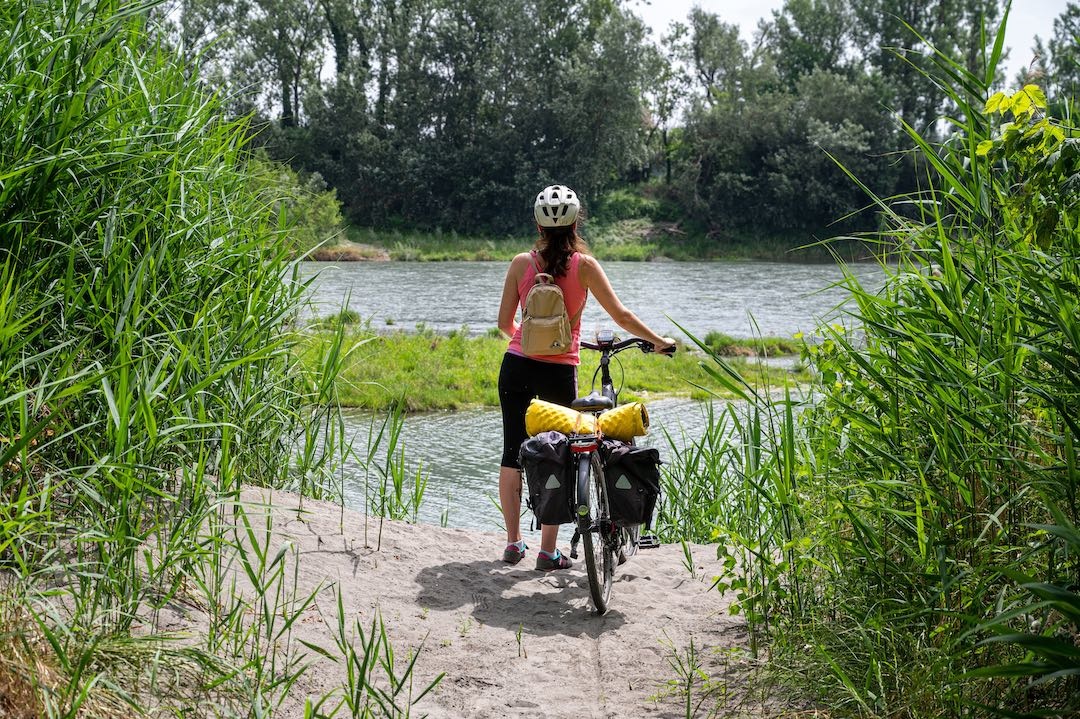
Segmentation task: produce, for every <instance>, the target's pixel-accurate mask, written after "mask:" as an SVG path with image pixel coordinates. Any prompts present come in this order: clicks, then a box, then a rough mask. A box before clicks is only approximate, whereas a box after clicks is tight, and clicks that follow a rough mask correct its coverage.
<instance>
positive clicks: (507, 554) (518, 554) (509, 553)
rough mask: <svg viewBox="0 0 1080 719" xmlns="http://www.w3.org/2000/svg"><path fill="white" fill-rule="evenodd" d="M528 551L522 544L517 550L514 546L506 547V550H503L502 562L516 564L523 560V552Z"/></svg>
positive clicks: (516, 546)
mask: <svg viewBox="0 0 1080 719" xmlns="http://www.w3.org/2000/svg"><path fill="white" fill-rule="evenodd" d="M526 549H528V547H526V546H525V545H524V544H523V545H521V547H520V548H519V547H518V545H516V544H508V545H506V549H504V550H503V561H504V562H506V563H507V564H517V563H518V562H520V561H521V560H522V559H524V558H525V550H526Z"/></svg>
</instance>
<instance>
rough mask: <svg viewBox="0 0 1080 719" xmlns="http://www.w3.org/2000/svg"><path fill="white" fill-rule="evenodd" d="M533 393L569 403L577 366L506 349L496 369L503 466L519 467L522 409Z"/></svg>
mask: <svg viewBox="0 0 1080 719" xmlns="http://www.w3.org/2000/svg"><path fill="white" fill-rule="evenodd" d="M533 397H539V398H540V399H542V400H545V401H547V402H553V403H555V404H561V405H563V406H564V407H569V406H570V403H571V402H573V401H574V398H575V397H577V366H575V365H569V364H557V363H555V362H541V361H540V360H535V359H530V358H529V357H522V356H520V355H515V354H510V353H509V352H507V353H506V354H505V355H503V361H502V368H501V369H500V370H499V405H500V406H501V407H502V425H503V452H502V462H501V465H502V466H503V467H512V468H513V469H521V465H520V464H518V450H520V449H521V443H522V442H524V441H525V437H526V435H525V410H526V409H528V408H529V402H530V401H531V400H532V398H533Z"/></svg>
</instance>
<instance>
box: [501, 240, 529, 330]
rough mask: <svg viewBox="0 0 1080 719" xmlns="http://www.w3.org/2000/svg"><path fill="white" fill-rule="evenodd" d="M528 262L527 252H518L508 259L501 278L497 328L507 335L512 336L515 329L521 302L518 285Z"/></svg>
mask: <svg viewBox="0 0 1080 719" xmlns="http://www.w3.org/2000/svg"><path fill="white" fill-rule="evenodd" d="M527 264H529V256H528V254H525V253H523V254H520V255H517V256H516V257H514V259H513V260H511V261H510V266H509V267H508V268H507V269H506V279H505V280H503V291H502V300H501V301H500V302H499V330H500V331H501V332H502V333H503V334H505V335H506V336H507V337H513V336H514V332H515V331H516V330H517V312H518V306H519V305H520V304H521V297H520V295H518V285H519V284H520V283H521V278H522V277H523V276H524V274H525V266H526V265H527Z"/></svg>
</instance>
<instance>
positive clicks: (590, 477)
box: [570, 332, 653, 614]
mask: <svg viewBox="0 0 1080 719" xmlns="http://www.w3.org/2000/svg"><path fill="white" fill-rule="evenodd" d="M581 346H582V347H585V348H586V349H592V350H596V351H598V352H600V365H599V367H597V373H599V375H600V393H599V394H597V393H596V389H595V386H596V384H595V383H596V374H594V375H593V389H592V391H591V392H590V394H589V395H588V396H586V397H583V398H580V399H578V400H576V401H575V402H574V407H575V408H576V409H579V411H582V412H590V413H592V414H594V415H599V414H600V413H601V412H602V411H604V410H605V409H610V408H613V407H615V406H616V405H617V404H618V392H616V391H615V385H614V382H613V381H612V379H611V370H610V363H611V358H612V357H613V356H615V355H616V354H618V353H619V352H621V351H623V350H626V349H629V348H630V347H637V348H638V349H640V350H641V351H642V352H651V351H652V349H653V346H652V344H651V343H649V342H647V341H645V340H642V339H638V338H636V337H634V338H631V339H628V340H623V341H621V342H616V341H615V337H614V335H613V334H612V333H610V332H607V333H603V334H601V335H599V336H598V338H597V342H596V343H595V344H593V343H589V342H582V343H581ZM570 450H571V452H572V453H573V456H574V457H575V458H576V460H575V461H576V463H577V464H576V470H577V471H576V479H577V482H576V485H575V490H576V491H575V498H574V511H575V514H576V520H577V521H576V524H577V526H576V528H575V531H574V537H573V539H572V540H571V542H570V556H571V557H574V558H576V557H577V547H578V542H579V540H581V539H582V537H584V538H585V551H586V553H587V556H586V566H587V570H588V574H589V590H590V593H591V594H592V598H593V604H594V605H595V607H596V611H597V613H598V614H603V613H604V612H605V611H607V602H608V597H609V596H610V592H611V581H612V577H613V575H614V571H615V566H616V562H618V563H619V564H621V563H622V562H623V561H625V559H626V557H627V556H630V555H632V554H633V553H634V552H635V551H636V549H637V541H638V534H637V531H635V530H630V529H620V528H619V527H617V526H616V525H615V523H614V522H612V521H611V519H610V517H609V515H608V507H607V506H606V498H607V488H606V482H605V478H604V470H603V466H602V465H601V464H600V461H599V457H600V435H599V434H597V433H590V434H575V435H571V436H570ZM594 483H595V496H596V498H597V500H598V502H599V503H600V504H601V505H602V506H599V507H591V506H590V489H593V488H594V486H593V485H594ZM594 537H595V539H596V544H594V543H593V539H594Z"/></svg>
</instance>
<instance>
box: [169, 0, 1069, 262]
mask: <svg viewBox="0 0 1080 719" xmlns="http://www.w3.org/2000/svg"><path fill="white" fill-rule="evenodd" d="M178 5H179V8H178V9H177V8H173V9H172V10H170V12H168V13H163V16H164V19H165V20H166V26H167V27H168V28H169V29H168V32H169V34H170V39H171V41H174V42H180V43H182V46H183V47H184V48H185V51H186V52H188V53H190V54H192V55H194V54H201V55H202V56H203V67H204V71H203V72H204V80H205V81H206V82H207V83H208V84H210V85H211V86H214V87H219V88H222V89H223V92H225V93H226V95H227V96H228V98H229V101H230V102H231V105H232V109H233V110H234V111H235V112H238V113H254V114H255V115H256V117H257V118H261V119H263V120H264V121H265V122H264V124H265V129H264V131H263V132H262V133H260V135H259V137H258V138H257V140H256V142H257V143H259V144H264V145H265V146H266V147H267V150H268V151H269V153H270V154H271V156H272V157H274V158H276V159H279V160H284V161H287V162H289V163H290V164H291V165H292V166H293V167H294V169H296V170H299V171H301V172H306V173H318V174H319V175H321V176H322V178H324V179H325V181H326V182H327V183H328V184H329V186H330V187H332V188H334V189H335V190H336V191H337V195H338V197H339V199H340V200H341V202H342V204H343V209H344V212H345V214H346V216H347V217H348V218H349V219H350V220H351V221H352V222H354V223H356V224H358V225H361V226H372V227H387V226H391V227H399V228H416V229H435V228H441V229H444V230H454V231H458V232H467V233H472V234H481V233H491V234H504V233H510V232H520V231H521V229H522V225H523V219H522V218H527V217H528V208H529V206H530V205H531V202H532V198H533V196H534V195H535V192H536V191H537V189H538V188H539V187H541V186H543V185H545V184H548V183H551V182H562V183H566V184H569V185H571V186H572V187H574V188H575V189H577V190H578V191H579V192H580V193H581V194H583V195H584V197H585V198H586V202H587V203H590V204H591V206H592V209H594V210H602V208H603V198H604V197H605V195H607V193H609V192H610V191H612V190H619V189H625V188H627V187H636V188H640V189H641V190H642V191H643V192H646V193H648V194H649V196H650V198H652V199H655V200H658V202H649V203H645V204H643V205H641V207H645V208H648V212H649V213H651V214H652V215H653V219H657V220H667V221H671V222H679V223H681V224H682V228H683V230H685V231H689V232H691V233H693V234H697V235H707V236H709V237H711V238H714V239H715V241H717V242H724V241H725V240H730V239H732V238H742V239H745V238H755V237H757V238H764V237H777V236H791V237H793V238H796V239H795V241H800V240H801V239H804V238H805V237H806V236H807V235H809V234H820V235H822V236H831V235H836V234H839V233H844V232H850V231H858V230H872V229H875V227H876V224H877V216H878V215H877V213H876V212H875V211H874V209H873V208H872V207H868V204H869V203H868V200H867V196H866V195H865V193H864V192H863V191H862V190H861V189H860V188H859V186H858V184H857V183H856V182H854V181H853V180H852V177H849V176H848V173H850V174H851V175H852V176H853V177H854V178H857V180H858V182H861V183H863V184H865V185H866V186H867V187H868V188H871V189H872V190H873V191H874V192H875V194H876V195H877V196H879V197H886V198H888V197H894V196H898V195H900V194H904V193H909V192H911V191H912V190H913V189H916V188H918V187H919V186H921V185H922V184H924V182H920V177H921V176H922V177H923V179H925V172H926V171H927V169H926V167H920V166H918V164H917V163H916V161H915V160H914V157H915V156H914V155H913V154H912V153H910V152H909V150H910V149H911V147H910V141H909V139H907V137H908V136H907V135H906V134H905V133H904V132H903V125H904V124H907V125H910V126H912V127H914V128H916V129H917V130H918V131H919V132H920V133H922V134H923V136H925V137H929V138H931V139H934V140H937V141H943V140H946V139H947V137H948V135H949V134H951V133H953V132H954V131H955V130H954V128H953V127H951V126H949V125H948V124H947V123H943V122H939V121H938V118H940V117H942V116H943V115H945V114H947V113H948V112H949V110H950V108H949V104H948V101H947V99H946V96H945V94H944V92H943V91H942V89H941V88H940V87H939V86H938V85H937V84H935V82H933V81H932V80H930V79H928V78H927V77H926V75H924V74H923V72H924V69H925V68H926V67H927V66H928V65H929V58H928V55H929V54H932V53H933V51H934V50H933V48H936V49H937V50H939V51H941V52H942V53H944V54H946V55H948V56H949V57H954V58H962V60H961V62H962V63H963V64H964V65H966V67H967V69H972V70H973V69H975V68H977V67H981V65H982V64H983V63H984V62H985V58H986V56H987V55H988V54H989V51H990V49H991V47H990V45H991V44H992V42H993V37H994V32H993V31H994V29H996V26H997V25H998V24H999V23H1000V22H1001V21H1002V19H1003V17H1004V13H1005V7H1004V6H1005V3H1004V2H1002V0H928V1H927V2H918V3H911V2H903V1H901V0H787V2H786V3H785V4H784V6H783V8H782V9H781V10H779V11H774V12H773V13H772V16H771V18H770V19H768V20H766V21H762V22H761V23H760V24H759V26H758V28H757V30H756V32H755V33H754V35H753V37H754V40H753V43H752V44H747V43H746V42H745V41H744V40H743V39H742V37H741V35H740V32H739V28H738V27H736V26H735V25H733V24H729V23H726V22H724V20H723V17H722V15H718V14H716V13H712V12H708V11H705V10H702V9H700V8H695V9H694V10H693V11H692V12H691V13H690V15H689V17H688V18H687V19H686V21H685V22H683V23H673V24H672V25H671V27H670V28H668V29H667V30H666V31H665V32H664V33H662V34H661V35H660V36H659V37H655V36H654V35H653V34H652V33H651V32H650V30H649V29H648V28H646V27H645V25H644V24H643V22H642V21H641V19H640V18H638V17H637V16H636V15H635V14H634V12H633V9H632V6H631V5H630V4H629V3H626V2H620V1H619V0H579V1H576V2H566V1H562V0H560V1H559V2H556V1H554V0H500V1H499V2H490V1H489V0H178ZM1078 17H1080V12H1078V10H1077V6H1076V5H1075V4H1073V3H1070V4H1069V7H1068V10H1067V11H1066V13H1065V14H1063V15H1062V16H1061V18H1059V19H1058V20H1057V21H1056V22H1055V24H1054V36H1053V37H1052V38H1051V39H1050V40H1049V46H1048V47H1045V48H1043V47H1041V43H1040V48H1039V49H1041V51H1042V52H1041V58H1042V59H1041V60H1040V61H1039V62H1040V63H1041V64H1040V65H1039V66H1038V67H1032V68H1030V69H1031V70H1032V71H1033V72H1035V71H1037V72H1038V73H1039V74H1041V75H1042V79H1041V80H1040V83H1041V85H1042V86H1043V87H1046V88H1048V90H1049V92H1050V95H1051V99H1053V97H1054V96H1055V94H1056V93H1060V94H1061V96H1066V97H1067V96H1068V93H1071V92H1073V90H1075V88H1076V86H1077V80H1076V78H1077V77H1078V76H1080V70H1078V66H1077V63H1076V62H1075V59H1076V58H1075V54H1076V51H1075V43H1074V42H1073V37H1074V36H1075V30H1076V25H1077V18H1078ZM1014 52H1022V53H1026V50H1024V49H1019V48H1018V49H1014ZM1000 79H1001V80H1002V81H1003V82H1004V81H1005V78H1004V77H1002V78H1000ZM1009 84H1012V83H1009ZM839 165H842V166H843V169H842V168H841V167H840V166H839ZM590 201H591V202H590Z"/></svg>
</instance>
